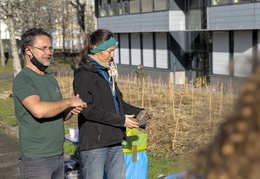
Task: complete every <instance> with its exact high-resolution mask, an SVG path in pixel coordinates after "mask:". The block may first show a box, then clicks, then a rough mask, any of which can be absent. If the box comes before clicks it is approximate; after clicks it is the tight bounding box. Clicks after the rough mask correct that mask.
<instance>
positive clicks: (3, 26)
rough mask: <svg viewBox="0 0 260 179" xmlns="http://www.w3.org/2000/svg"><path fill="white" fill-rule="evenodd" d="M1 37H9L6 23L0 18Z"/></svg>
mask: <svg viewBox="0 0 260 179" xmlns="http://www.w3.org/2000/svg"><path fill="white" fill-rule="evenodd" d="M0 30H1V39H10V35H9V31H8V28H7V26H6V24H5V23H4V22H3V21H1V20H0Z"/></svg>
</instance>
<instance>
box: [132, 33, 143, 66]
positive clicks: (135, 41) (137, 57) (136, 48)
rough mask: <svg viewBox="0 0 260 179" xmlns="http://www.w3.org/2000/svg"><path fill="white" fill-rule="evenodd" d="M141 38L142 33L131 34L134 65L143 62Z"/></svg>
mask: <svg viewBox="0 0 260 179" xmlns="http://www.w3.org/2000/svg"><path fill="white" fill-rule="evenodd" d="M140 43H141V40H140V33H133V34H131V60H132V65H139V64H141V44H140Z"/></svg>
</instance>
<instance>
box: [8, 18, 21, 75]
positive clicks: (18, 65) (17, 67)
mask: <svg viewBox="0 0 260 179" xmlns="http://www.w3.org/2000/svg"><path fill="white" fill-rule="evenodd" d="M8 20H9V23H8V24H9V27H8V29H9V33H10V45H11V49H12V50H11V52H12V56H13V69H14V76H16V75H17V74H18V73H19V72H20V71H21V70H22V68H21V62H20V57H19V53H18V47H17V43H16V38H15V29H14V22H13V19H12V18H10V19H8Z"/></svg>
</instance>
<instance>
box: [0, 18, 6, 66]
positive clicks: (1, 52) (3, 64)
mask: <svg viewBox="0 0 260 179" xmlns="http://www.w3.org/2000/svg"><path fill="white" fill-rule="evenodd" d="M1 33H2V31H1V22H0V54H1V55H0V56H1V62H2V66H5V56H4V45H3V40H2V38H1Z"/></svg>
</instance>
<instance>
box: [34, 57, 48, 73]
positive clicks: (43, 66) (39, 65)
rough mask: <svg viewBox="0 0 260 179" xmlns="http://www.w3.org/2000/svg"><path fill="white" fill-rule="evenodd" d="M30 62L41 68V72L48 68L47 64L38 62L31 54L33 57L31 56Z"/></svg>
mask: <svg viewBox="0 0 260 179" xmlns="http://www.w3.org/2000/svg"><path fill="white" fill-rule="evenodd" d="M31 62H32V64H33V65H34V66H36V67H37V68H38V69H39V70H41V71H43V72H44V71H45V70H46V69H47V68H48V66H45V65H43V64H42V63H41V62H39V61H38V60H37V59H36V58H35V57H34V55H33V57H32V58H31Z"/></svg>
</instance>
